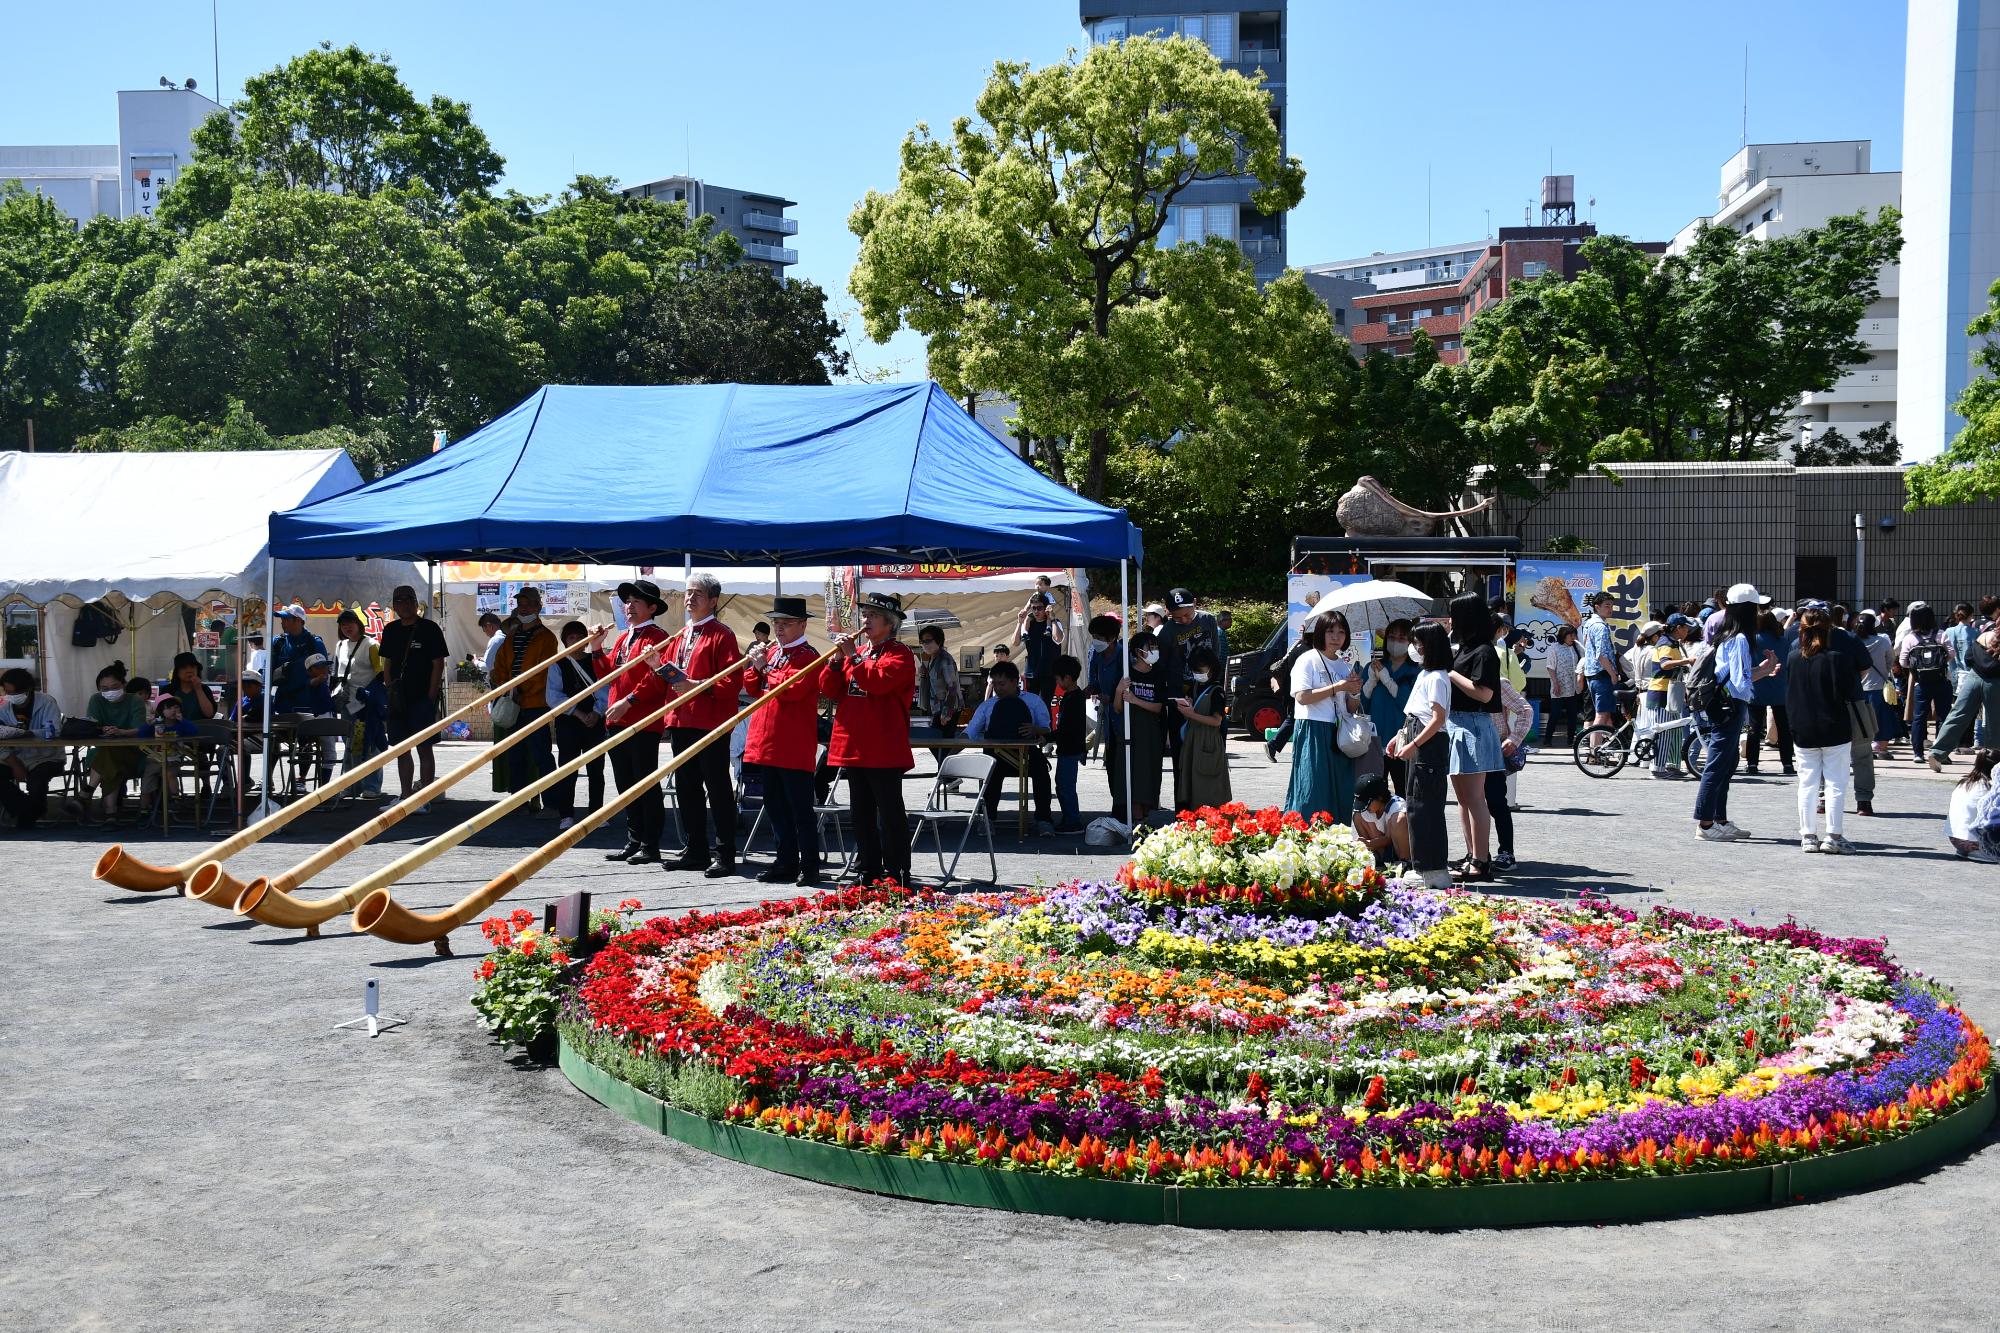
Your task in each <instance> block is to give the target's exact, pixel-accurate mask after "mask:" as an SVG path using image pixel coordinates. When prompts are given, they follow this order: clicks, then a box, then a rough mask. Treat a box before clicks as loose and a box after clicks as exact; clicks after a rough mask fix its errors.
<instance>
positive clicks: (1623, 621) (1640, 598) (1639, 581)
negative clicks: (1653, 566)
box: [1604, 565, 1653, 656]
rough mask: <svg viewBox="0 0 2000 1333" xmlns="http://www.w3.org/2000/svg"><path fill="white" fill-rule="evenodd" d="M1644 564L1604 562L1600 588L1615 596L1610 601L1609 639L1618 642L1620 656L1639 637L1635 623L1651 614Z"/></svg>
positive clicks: (1646, 571)
mask: <svg viewBox="0 0 2000 1333" xmlns="http://www.w3.org/2000/svg"><path fill="white" fill-rule="evenodd" d="M1647 573H1648V568H1647V566H1645V565H1616V566H1606V567H1605V570H1604V590H1605V591H1606V592H1608V593H1610V594H1611V595H1612V596H1613V597H1615V598H1617V599H1618V600H1617V601H1616V602H1615V603H1614V604H1613V605H1612V608H1611V615H1610V616H1609V617H1608V619H1609V620H1610V621H1611V639H1612V642H1614V643H1616V644H1617V645H1618V652H1619V655H1620V656H1623V655H1624V653H1625V650H1626V649H1628V648H1630V647H1631V646H1632V645H1633V644H1634V643H1635V642H1637V641H1638V638H1639V626H1641V625H1643V624H1645V623H1646V622H1647V621H1648V620H1651V619H1652V618H1653V616H1652V611H1651V601H1652V599H1651V597H1650V596H1649V595H1648V594H1647V591H1646V585H1647V583H1648V582H1650V580H1649V579H1648V578H1647V577H1646V575H1647Z"/></svg>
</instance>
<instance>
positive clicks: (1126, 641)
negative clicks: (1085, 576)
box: [1118, 559, 1146, 840]
mask: <svg viewBox="0 0 2000 1333" xmlns="http://www.w3.org/2000/svg"><path fill="white" fill-rule="evenodd" d="M1131 570H1132V562H1131V561H1130V560H1129V559H1127V560H1120V561H1119V562H1118V609H1119V610H1120V611H1121V612H1123V613H1124V616H1125V633H1124V635H1123V636H1122V638H1123V651H1124V653H1125V679H1127V680H1130V679H1131V678H1132V636H1133V635H1134V634H1136V633H1138V631H1137V630H1135V629H1133V628H1132V627H1133V625H1134V624H1136V623H1137V622H1138V617H1136V616H1134V615H1133V614H1132V603H1131V602H1129V601H1127V600H1126V599H1125V594H1126V592H1127V591H1128V589H1127V584H1126V579H1127V576H1128V575H1129V574H1130V573H1131ZM1139 596H1140V599H1141V601H1140V605H1142V606H1143V605H1144V604H1145V602H1144V598H1145V596H1146V573H1145V571H1144V570H1141V571H1140V572H1139ZM1118 747H1119V749H1121V750H1123V751H1124V753H1123V754H1122V755H1121V756H1120V760H1121V762H1120V763H1119V765H1118V771H1119V772H1120V773H1123V774H1124V775H1125V826H1126V827H1127V828H1128V829H1133V830H1136V829H1137V828H1138V827H1139V812H1138V811H1137V810H1135V809H1133V808H1132V699H1131V696H1130V695H1127V696H1126V699H1125V707H1124V718H1123V725H1122V726H1121V727H1120V729H1119V735H1118ZM1129 836H1130V835H1128V840H1129Z"/></svg>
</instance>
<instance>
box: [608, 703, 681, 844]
mask: <svg viewBox="0 0 2000 1333" xmlns="http://www.w3.org/2000/svg"><path fill="white" fill-rule="evenodd" d="M659 766H660V733H659V732H657V731H627V732H626V733H625V739H623V740H621V741H619V742H618V744H617V746H616V747H615V748H613V750H612V751H611V777H612V780H613V781H615V782H617V784H618V790H619V791H621V792H622V791H624V790H625V789H626V788H627V787H630V786H631V785H632V784H633V783H635V782H637V781H639V780H640V779H641V778H644V777H646V776H647V775H648V774H650V773H651V772H652V771H653V770H654V769H656V768H658V767H659ZM666 823H667V798H666V796H665V794H664V793H662V792H661V791H660V784H659V783H657V782H655V783H654V784H653V785H652V786H651V787H649V788H648V789H647V790H646V793H645V794H644V795H643V796H641V797H640V798H639V799H638V800H636V801H634V802H632V804H630V805H628V806H626V807H625V838H626V841H628V842H636V843H638V844H639V845H640V846H641V847H651V848H652V849H653V850H654V851H658V850H659V848H660V833H661V830H663V829H664V828H665V827H666Z"/></svg>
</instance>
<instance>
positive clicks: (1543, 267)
mask: <svg viewBox="0 0 2000 1333" xmlns="http://www.w3.org/2000/svg"><path fill="white" fill-rule="evenodd" d="M1548 271H1549V266H1548V265H1547V264H1545V263H1543V262H1542V261H1541V260H1539V259H1530V260H1527V261H1525V262H1524V263H1522V265H1521V276H1522V277H1524V278H1539V277H1541V276H1542V274H1544V273H1547V272H1548Z"/></svg>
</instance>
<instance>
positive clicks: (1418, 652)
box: [1410, 643, 1424, 666]
mask: <svg viewBox="0 0 2000 1333" xmlns="http://www.w3.org/2000/svg"><path fill="white" fill-rule="evenodd" d="M1410 660H1411V661H1412V662H1415V663H1416V664H1417V665H1418V666H1422V665H1423V664H1424V650H1423V649H1421V648H1419V647H1417V645H1415V644H1414V643H1413V644H1411V645H1410Z"/></svg>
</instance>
